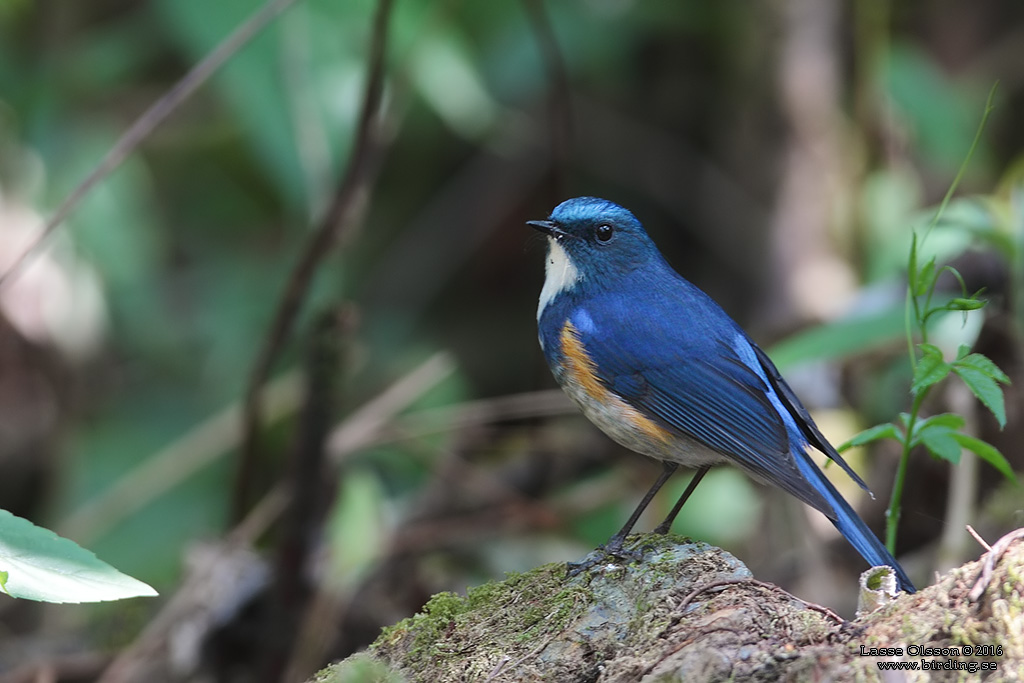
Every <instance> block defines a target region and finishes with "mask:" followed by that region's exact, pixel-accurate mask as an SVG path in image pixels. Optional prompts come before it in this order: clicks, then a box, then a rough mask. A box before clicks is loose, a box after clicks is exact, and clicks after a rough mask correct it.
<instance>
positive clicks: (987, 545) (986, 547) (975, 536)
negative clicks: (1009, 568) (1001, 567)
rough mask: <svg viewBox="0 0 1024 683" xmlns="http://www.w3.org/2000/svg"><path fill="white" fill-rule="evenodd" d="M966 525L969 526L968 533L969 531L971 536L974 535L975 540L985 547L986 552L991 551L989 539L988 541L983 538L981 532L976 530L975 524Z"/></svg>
mask: <svg viewBox="0 0 1024 683" xmlns="http://www.w3.org/2000/svg"><path fill="white" fill-rule="evenodd" d="M966 526H967V533H969V534H970V535H971V536H973V537H974V540H975V541H977V542H978V545H980V546H981V547H982V548H984V549H985V552H991V550H992V546H990V545H989V544H988V541H986V540H985V539H984V538H982V537H981V534H979V533H978V532H977V531H975V530H974V527H973V526H971V525H970V524H968V525H966Z"/></svg>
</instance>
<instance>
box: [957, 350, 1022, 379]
mask: <svg viewBox="0 0 1024 683" xmlns="http://www.w3.org/2000/svg"><path fill="white" fill-rule="evenodd" d="M954 365H959V366H963V367H969V368H974V369H975V370H980V371H981V372H984V373H985V374H986V375H988V376H990V377H991V378H992V379H994V380H997V381H999V382H1002V383H1003V384H1009V383H1010V378H1009V377H1007V376H1006V373H1005V372H1003V371H1002V370H1000V369H999V366H998V365H996V364H995V363H993V362H992V361H991V359H989V358H988V357H987V356H984V355H982V354H980V353H972V354H970V355H965V356H963V357H960V356H959V355H958V357H957V359H956V362H954Z"/></svg>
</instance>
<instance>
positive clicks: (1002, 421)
mask: <svg viewBox="0 0 1024 683" xmlns="http://www.w3.org/2000/svg"><path fill="white" fill-rule="evenodd" d="M968 358H970V356H968ZM964 360H967V359H966V358H965V359H964ZM986 360H987V359H986ZM953 372H955V373H956V374H957V375H959V376H960V379H962V380H963V381H964V384H966V385H967V388H968V389H970V390H971V393H973V394H974V395H975V396H977V397H978V400H979V401H981V402H982V403H983V404H984V405H985V407H986V408H988V409H989V410H990V411H992V414H993V415H995V418H996V420H997V421H998V422H999V427H1000V428H1003V427H1005V426H1006V406H1005V404H1004V402H1003V390H1002V388H1001V387H1000V386H999V385H998V384H997V383H996V380H995V379H993V377H992V375H991V374H989V373H988V372H985V371H984V370H979V369H978V368H977V367H973V366H970V365H964V364H963V361H961V362H959V363H956V364H955V365H954V366H953ZM1003 377H1005V375H1003Z"/></svg>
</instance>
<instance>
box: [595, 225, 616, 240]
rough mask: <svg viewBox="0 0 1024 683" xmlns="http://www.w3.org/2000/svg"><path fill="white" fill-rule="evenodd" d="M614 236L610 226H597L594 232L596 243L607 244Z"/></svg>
mask: <svg viewBox="0 0 1024 683" xmlns="http://www.w3.org/2000/svg"><path fill="white" fill-rule="evenodd" d="M614 234H615V231H614V230H612V226H610V225H599V226H597V230H595V231H594V235H595V236H596V237H597V241H598V242H607V241H608V240H610V239H611V238H612V235H614Z"/></svg>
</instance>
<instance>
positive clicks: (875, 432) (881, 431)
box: [836, 422, 903, 453]
mask: <svg viewBox="0 0 1024 683" xmlns="http://www.w3.org/2000/svg"><path fill="white" fill-rule="evenodd" d="M883 439H892V440H894V441H902V440H903V434H902V432H900V430H899V428H898V427H897V426H896V425H894V424H893V423H891V422H887V423H885V424H881V425H875V426H874V427H871V428H869V429H865V430H864V431H862V432H860V433H859V434H856V435H854V437H853V438H851V439H849V440H848V441H846V442H844V443H842V444H840V445H839V447H838V448H836V450H837V451H839V452H840V453H842V452H844V451H847V450H849V449H851V448H853V447H855V446H863V445H865V444H869V443H873V442H875V441H882V440H883Z"/></svg>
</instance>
